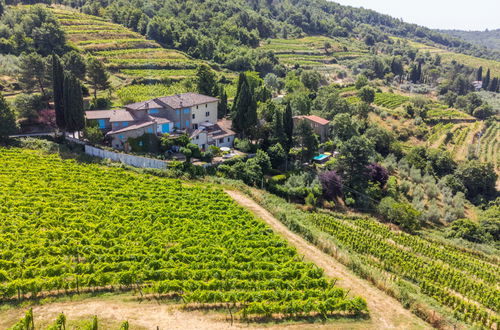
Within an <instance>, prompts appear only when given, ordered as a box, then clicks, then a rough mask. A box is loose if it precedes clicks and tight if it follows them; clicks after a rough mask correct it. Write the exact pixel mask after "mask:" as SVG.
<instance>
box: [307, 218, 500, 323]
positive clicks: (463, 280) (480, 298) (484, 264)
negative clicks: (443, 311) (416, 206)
mask: <svg viewBox="0 0 500 330" xmlns="http://www.w3.org/2000/svg"><path fill="white" fill-rule="evenodd" d="M307 221H308V222H310V223H311V224H313V225H314V226H315V227H317V228H319V229H320V230H322V231H323V232H325V233H327V234H329V235H331V236H332V237H333V239H334V240H335V242H336V243H337V244H338V245H340V246H341V247H343V248H345V249H347V250H349V251H351V252H354V253H355V254H357V255H358V256H359V258H361V260H362V261H363V263H364V264H366V265H369V266H370V267H373V268H376V269H378V270H380V271H382V272H387V273H389V274H390V277H391V280H393V281H398V280H404V281H408V282H409V283H410V285H415V286H416V287H417V288H418V290H419V292H420V293H422V294H425V295H427V296H429V297H432V298H433V299H435V300H436V301H437V302H438V303H439V304H441V305H442V306H445V307H446V308H449V309H451V310H453V312H454V316H455V317H456V318H457V319H460V320H462V321H464V322H466V323H468V324H471V325H472V324H475V325H480V326H485V327H490V328H498V322H499V320H500V318H499V314H498V312H499V310H500V290H499V289H498V283H499V281H500V266H499V265H498V260H497V259H493V258H491V257H488V256H486V255H481V254H476V253H472V252H467V251H464V250H460V249H458V248H457V247H454V246H451V245H446V246H443V243H440V242H434V241H432V240H427V239H423V238H420V237H418V236H414V235H409V234H405V233H401V232H395V231H392V230H391V229H389V227H387V226H385V225H382V224H380V223H378V222H376V221H374V220H371V219H360V218H352V219H347V218H346V219H339V218H334V217H332V216H329V215H318V214H316V215H309V216H308V219H307Z"/></svg>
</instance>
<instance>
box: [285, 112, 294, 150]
mask: <svg viewBox="0 0 500 330" xmlns="http://www.w3.org/2000/svg"><path fill="white" fill-rule="evenodd" d="M283 129H284V131H285V135H286V143H285V145H284V146H283V147H284V148H285V151H286V152H287V153H288V152H290V149H291V148H292V147H293V115H292V106H291V105H290V103H288V104H287V105H286V108H285V115H284V116H283Z"/></svg>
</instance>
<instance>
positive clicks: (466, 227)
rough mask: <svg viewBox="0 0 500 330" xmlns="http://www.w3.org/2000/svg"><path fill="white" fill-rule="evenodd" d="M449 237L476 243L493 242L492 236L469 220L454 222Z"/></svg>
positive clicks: (449, 230) (449, 229)
mask: <svg viewBox="0 0 500 330" xmlns="http://www.w3.org/2000/svg"><path fill="white" fill-rule="evenodd" d="M447 236H448V237H453V238H463V239H465V240H468V241H471V242H476V243H484V242H486V241H489V240H491V236H489V235H488V234H487V233H486V232H485V231H484V230H482V228H481V227H480V226H479V224H477V223H475V222H473V221H472V220H469V219H458V220H456V221H453V222H452V223H451V225H450V227H449V228H448V233H447Z"/></svg>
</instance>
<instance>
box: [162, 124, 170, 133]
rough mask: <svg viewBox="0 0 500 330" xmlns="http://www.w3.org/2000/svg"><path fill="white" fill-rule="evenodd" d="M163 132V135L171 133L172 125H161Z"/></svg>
mask: <svg viewBox="0 0 500 330" xmlns="http://www.w3.org/2000/svg"><path fill="white" fill-rule="evenodd" d="M161 132H162V133H170V124H163V125H161Z"/></svg>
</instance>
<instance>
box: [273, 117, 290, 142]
mask: <svg viewBox="0 0 500 330" xmlns="http://www.w3.org/2000/svg"><path fill="white" fill-rule="evenodd" d="M283 124H284V121H283V114H282V113H281V111H280V110H278V109H277V110H276V111H275V112H274V118H273V131H274V132H273V135H274V140H275V141H276V143H280V144H281V145H282V146H283V145H285V143H286V139H287V137H286V134H285V129H284V127H283Z"/></svg>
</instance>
